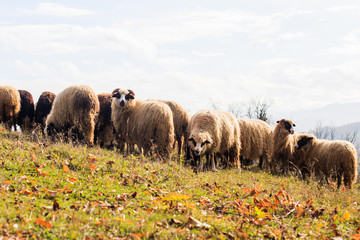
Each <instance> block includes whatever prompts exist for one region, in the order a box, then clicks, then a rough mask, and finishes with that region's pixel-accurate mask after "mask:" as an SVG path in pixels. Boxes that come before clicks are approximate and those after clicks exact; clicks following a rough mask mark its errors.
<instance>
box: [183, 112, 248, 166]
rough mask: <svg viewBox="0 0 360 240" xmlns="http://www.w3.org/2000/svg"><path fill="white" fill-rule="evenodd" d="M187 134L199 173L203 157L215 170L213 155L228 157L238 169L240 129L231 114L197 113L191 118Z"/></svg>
mask: <svg viewBox="0 0 360 240" xmlns="http://www.w3.org/2000/svg"><path fill="white" fill-rule="evenodd" d="M187 132H188V133H187V135H188V136H189V142H191V143H189V145H190V147H191V149H192V151H193V152H194V154H195V156H197V157H200V164H199V166H198V169H199V170H200V171H203V160H202V157H203V156H204V155H206V158H207V160H208V161H209V160H210V161H211V169H212V170H213V171H216V170H217V169H216V167H215V160H214V154H216V155H224V156H226V157H229V160H230V161H231V162H233V163H234V165H235V166H236V167H237V168H239V169H240V162H239V155H240V148H241V142H240V129H239V124H238V122H237V120H236V118H235V117H234V116H233V115H232V114H231V113H228V112H223V111H217V110H209V111H205V110H202V111H198V112H197V113H195V114H194V115H193V116H192V117H191V119H190V122H189V126H188V130H187Z"/></svg>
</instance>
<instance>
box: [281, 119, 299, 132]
mask: <svg viewBox="0 0 360 240" xmlns="http://www.w3.org/2000/svg"><path fill="white" fill-rule="evenodd" d="M278 122H279V121H278ZM282 125H283V126H284V128H285V129H286V130H287V131H288V132H289V133H290V134H294V132H295V131H294V127H295V126H296V125H295V124H293V123H290V122H289V121H286V120H282Z"/></svg>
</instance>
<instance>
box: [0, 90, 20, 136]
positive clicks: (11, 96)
mask: <svg viewBox="0 0 360 240" xmlns="http://www.w3.org/2000/svg"><path fill="white" fill-rule="evenodd" d="M19 111H20V94H19V92H18V90H16V89H15V88H13V87H10V86H0V123H4V124H5V127H6V128H7V129H9V130H11V127H12V126H14V130H15V131H16V130H17V129H16V122H17V116H18V114H19Z"/></svg>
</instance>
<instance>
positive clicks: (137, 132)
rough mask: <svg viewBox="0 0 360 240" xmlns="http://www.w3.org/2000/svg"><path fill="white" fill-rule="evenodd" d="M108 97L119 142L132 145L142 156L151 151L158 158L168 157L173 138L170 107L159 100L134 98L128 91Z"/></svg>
mask: <svg viewBox="0 0 360 240" xmlns="http://www.w3.org/2000/svg"><path fill="white" fill-rule="evenodd" d="M112 96H113V101H112V104H111V111H112V112H111V119H112V121H113V124H114V127H115V130H116V132H117V134H118V135H119V136H120V138H121V140H122V141H125V142H126V144H127V145H128V146H129V145H131V146H133V145H134V144H136V145H137V146H138V147H139V148H142V149H143V150H144V153H145V154H148V153H149V152H150V150H155V151H156V152H157V153H158V154H159V156H160V157H161V158H168V157H169V155H170V154H171V152H172V146H173V143H174V137H175V133H174V123H173V114H172V111H171V109H170V107H169V106H168V105H166V104H165V103H162V102H159V101H142V100H138V99H135V93H134V92H133V91H132V90H125V89H120V88H117V89H115V90H114V91H113V92H112ZM128 150H129V147H128V148H127V151H128Z"/></svg>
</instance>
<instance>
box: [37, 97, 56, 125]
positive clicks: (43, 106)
mask: <svg viewBox="0 0 360 240" xmlns="http://www.w3.org/2000/svg"><path fill="white" fill-rule="evenodd" d="M55 97H56V94H55V93H52V92H43V93H41V95H40V97H39V99H38V101H37V103H36V107H35V123H36V124H37V125H38V126H40V127H41V130H44V128H45V125H46V118H47V116H48V115H49V113H50V111H51V108H52V105H53V102H54V100H55Z"/></svg>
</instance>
